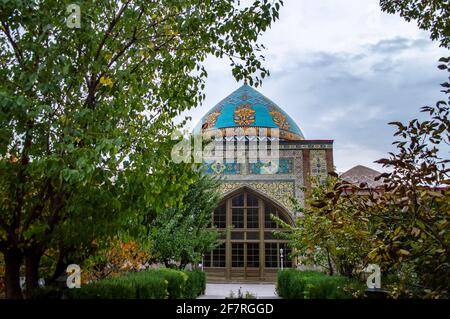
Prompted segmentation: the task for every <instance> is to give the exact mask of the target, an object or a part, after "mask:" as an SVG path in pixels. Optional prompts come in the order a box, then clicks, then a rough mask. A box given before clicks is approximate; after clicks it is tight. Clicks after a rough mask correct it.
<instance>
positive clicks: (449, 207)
mask: <svg viewBox="0 0 450 319" xmlns="http://www.w3.org/2000/svg"><path fill="white" fill-rule="evenodd" d="M441 61H442V62H444V63H443V64H442V66H445V67H441V69H445V70H447V71H448V72H450V59H441ZM442 86H443V87H444V92H445V93H446V94H447V95H449V94H450V90H449V87H450V84H449V83H443V84H442ZM422 112H424V113H426V114H427V115H428V119H427V120H426V121H422V122H421V121H419V120H417V119H414V120H412V121H410V122H409V123H407V124H402V123H399V122H395V123H391V124H392V125H394V126H396V127H397V132H396V133H395V135H396V136H398V137H399V138H400V140H399V141H396V142H394V144H395V145H396V147H397V152H396V153H390V157H389V158H386V159H381V160H379V161H378V163H380V164H383V166H385V167H387V168H389V169H390V171H391V172H390V173H385V174H383V175H381V176H380V178H382V179H383V181H384V183H385V192H384V193H383V194H382V196H374V197H372V198H371V206H370V210H371V212H372V213H371V215H372V219H373V221H374V223H375V224H376V227H377V230H378V232H377V234H378V239H379V240H378V242H379V243H380V244H379V245H377V246H376V248H375V249H374V250H373V251H372V252H371V253H370V255H369V257H371V258H372V259H373V260H375V261H376V262H379V263H382V264H384V265H385V266H386V267H387V268H388V269H391V270H392V271H399V272H401V273H403V276H402V277H403V278H404V280H403V283H404V284H402V286H401V288H402V289H400V293H404V294H410V295H414V296H424V297H448V296H449V294H450V291H449V287H450V187H449V185H450V173H449V172H450V168H449V163H450V159H449V157H448V146H449V145H450V120H449V115H450V111H449V104H448V102H447V101H444V100H443V101H439V102H437V103H436V105H435V106H434V107H429V106H427V107H423V108H422ZM442 145H447V148H446V147H442Z"/></svg>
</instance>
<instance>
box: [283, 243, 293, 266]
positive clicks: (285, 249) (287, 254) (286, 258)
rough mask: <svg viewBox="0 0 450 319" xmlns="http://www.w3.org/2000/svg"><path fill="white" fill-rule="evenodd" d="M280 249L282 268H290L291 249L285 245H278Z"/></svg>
mask: <svg viewBox="0 0 450 319" xmlns="http://www.w3.org/2000/svg"><path fill="white" fill-rule="evenodd" d="M280 248H283V267H284V268H292V258H291V253H292V249H291V248H290V247H289V246H288V245H287V244H285V243H280Z"/></svg>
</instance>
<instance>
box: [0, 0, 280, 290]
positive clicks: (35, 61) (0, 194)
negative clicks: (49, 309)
mask: <svg viewBox="0 0 450 319" xmlns="http://www.w3.org/2000/svg"><path fill="white" fill-rule="evenodd" d="M70 3H71V1H68V0H66V1H63V0H46V1H19V0H16V1H6V0H2V1H0V110H1V111H0V252H1V253H2V254H3V255H4V259H5V264H6V265H5V267H6V280H5V281H6V296H7V298H20V297H21V291H20V288H19V268H20V266H21V264H22V262H23V261H24V259H25V260H26V263H27V264H29V267H27V277H28V285H27V287H28V288H30V289H32V288H33V287H35V286H36V284H37V282H36V278H37V277H36V274H37V270H38V268H37V265H39V260H40V257H41V255H42V253H43V251H45V249H46V247H48V245H49V244H50V243H51V242H52V241H54V240H55V234H56V233H58V232H57V231H56V230H57V229H60V226H61V225H62V224H64V225H67V226H68V227H69V228H68V229H70V227H74V228H75V229H79V227H90V226H91V225H92V230H93V231H94V233H95V232H96V231H97V230H98V229H99V228H98V227H93V225H95V223H94V222H92V223H90V217H91V216H92V218H93V219H94V217H95V216H98V217H99V219H97V220H99V221H100V222H102V223H108V221H111V227H107V229H114V228H116V226H117V225H114V221H120V220H125V221H128V218H130V219H131V222H130V223H131V224H133V223H134V222H135V221H136V220H139V218H140V217H139V212H145V211H146V210H147V209H148V208H149V207H153V209H158V208H164V207H167V206H171V205H175V204H176V203H177V202H178V201H179V200H180V199H181V196H180V194H182V193H183V192H184V191H185V190H186V189H187V188H188V186H189V184H190V182H191V176H189V174H190V170H187V169H183V168H182V167H179V166H175V165H172V164H171V163H170V161H168V160H167V155H165V154H170V152H167V151H165V152H164V151H160V149H161V148H165V147H170V143H168V142H167V137H168V136H169V135H170V133H171V132H172V131H173V130H174V128H175V125H174V124H173V122H172V119H173V118H174V116H176V115H178V114H180V112H182V111H183V110H185V109H188V108H191V107H194V106H197V105H198V104H200V103H201V101H202V100H203V99H204V94H203V92H202V90H203V88H204V79H205V77H206V76H207V72H206V70H205V68H204V61H205V59H206V57H207V56H208V55H215V56H218V57H228V58H229V59H230V60H231V65H232V72H233V75H234V76H235V78H236V79H238V80H239V79H244V78H246V79H248V81H249V82H250V83H255V85H258V84H259V83H261V78H263V77H264V76H265V75H267V73H268V72H267V70H266V69H265V68H264V67H263V66H262V64H261V60H262V57H261V56H260V55H259V53H258V51H260V50H261V48H262V47H261V46H260V45H258V44H257V42H256V41H257V39H258V37H259V35H260V34H261V33H262V32H263V31H265V30H266V29H267V28H268V27H269V26H270V25H271V23H272V22H273V21H275V20H276V19H277V18H278V9H279V7H280V4H282V2H281V1H270V2H269V1H256V0H255V1H254V2H253V3H251V4H249V5H248V6H238V5H237V3H236V1H233V0H220V1H211V0H209V1H203V0H202V1H200V0H183V1H176V0H161V1H145V0H134V1H132V0H126V1H119V0H111V1H95V2H92V1H83V2H81V3H80V8H81V27H80V28H79V29H78V28H69V27H68V26H67V24H66V17H67V16H68V13H66V7H67V5H68V4H70ZM161 154H162V155H161ZM93 202H95V203H94V204H93ZM91 204H92V205H91ZM94 208H95V212H94ZM126 213H131V214H133V215H132V216H129V217H128V218H124V219H121V218H120V217H121V216H120V215H121V214H125V215H126ZM91 214H94V215H95V216H94V215H91ZM75 216H78V217H76V218H75V219H74V220H77V219H78V220H83V222H82V223H81V225H79V227H78V228H77V225H75V224H74V220H71V218H72V217H75ZM106 216H108V217H107V219H106V220H105V217H106ZM83 217H85V218H84V219H83ZM87 221H89V222H87ZM71 224H72V225H73V226H70V225H71ZM97 226H98V225H97ZM103 226H104V225H103V224H102V226H101V227H103ZM61 229H62V228H61ZM59 233H61V231H60V232H59ZM62 242H63V243H64V240H63V241H62ZM64 245H65V243H64Z"/></svg>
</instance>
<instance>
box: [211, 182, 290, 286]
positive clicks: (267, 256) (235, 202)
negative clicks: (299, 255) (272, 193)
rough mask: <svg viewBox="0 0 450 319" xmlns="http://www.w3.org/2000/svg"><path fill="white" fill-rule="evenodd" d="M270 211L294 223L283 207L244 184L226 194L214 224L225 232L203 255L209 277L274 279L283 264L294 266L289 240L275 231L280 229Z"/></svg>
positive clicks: (284, 265) (216, 213)
mask: <svg viewBox="0 0 450 319" xmlns="http://www.w3.org/2000/svg"><path fill="white" fill-rule="evenodd" d="M271 215H274V216H277V217H278V218H280V219H281V220H283V221H285V222H286V223H289V224H292V219H291V218H290V216H289V214H288V213H287V212H286V211H284V210H283V209H282V208H281V207H279V206H277V205H276V204H275V203H273V202H272V201H270V200H269V199H267V198H265V197H264V196H262V195H260V194H257V193H256V192H254V191H252V190H250V189H247V188H242V189H240V190H238V191H235V192H233V193H232V194H231V195H229V196H227V197H226V198H225V199H224V200H223V201H222V202H221V203H220V205H219V206H218V207H217V208H216V209H215V210H214V213H213V216H212V224H213V225H214V226H215V227H216V228H217V229H218V230H219V231H221V232H222V234H223V236H222V239H221V244H220V246H218V247H217V248H216V249H215V250H213V251H212V252H211V253H208V254H206V255H205V257H204V266H205V270H206V271H207V272H208V278H209V279H210V280H213V281H214V280H228V281H274V280H275V276H276V272H277V271H278V269H280V268H281V266H282V265H281V256H280V249H283V255H284V258H283V268H289V267H292V261H291V260H290V258H289V254H290V249H289V248H288V247H287V244H286V241H285V240H283V239H280V238H279V237H277V236H275V235H274V233H273V232H274V231H276V230H279V229H278V226H277V224H276V223H275V222H274V221H273V220H272V218H271Z"/></svg>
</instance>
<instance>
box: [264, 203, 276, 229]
mask: <svg viewBox="0 0 450 319" xmlns="http://www.w3.org/2000/svg"><path fill="white" fill-rule="evenodd" d="M271 215H274V216H277V211H276V209H275V207H273V206H272V205H270V204H268V203H265V212H264V227H266V228H277V223H275V221H273V220H272V217H271Z"/></svg>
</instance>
